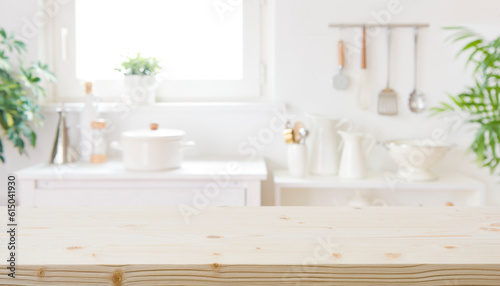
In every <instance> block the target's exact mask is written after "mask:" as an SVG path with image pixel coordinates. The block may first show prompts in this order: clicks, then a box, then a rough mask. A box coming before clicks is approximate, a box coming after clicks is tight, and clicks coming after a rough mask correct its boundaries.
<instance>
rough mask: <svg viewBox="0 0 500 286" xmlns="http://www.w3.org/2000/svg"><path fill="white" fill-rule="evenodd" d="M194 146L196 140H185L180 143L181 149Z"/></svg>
mask: <svg viewBox="0 0 500 286" xmlns="http://www.w3.org/2000/svg"><path fill="white" fill-rule="evenodd" d="M195 146H196V142H194V141H187V142H184V143H182V145H181V149H182V150H187V149H191V148H194V147H195Z"/></svg>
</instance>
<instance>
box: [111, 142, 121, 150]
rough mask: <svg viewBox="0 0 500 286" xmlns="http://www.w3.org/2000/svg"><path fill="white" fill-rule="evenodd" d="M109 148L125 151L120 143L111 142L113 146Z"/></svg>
mask: <svg viewBox="0 0 500 286" xmlns="http://www.w3.org/2000/svg"><path fill="white" fill-rule="evenodd" d="M109 146H111V148H113V149H116V150H118V151H123V148H122V144H120V142H118V141H113V142H111V144H109Z"/></svg>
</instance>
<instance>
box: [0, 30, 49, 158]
mask: <svg viewBox="0 0 500 286" xmlns="http://www.w3.org/2000/svg"><path fill="white" fill-rule="evenodd" d="M25 53H26V44H25V43H24V42H22V41H19V40H17V39H16V38H15V36H14V34H13V33H10V34H7V32H6V31H5V30H4V29H3V28H0V126H1V128H2V130H3V132H2V133H3V134H1V135H0V160H1V161H2V162H5V157H4V149H3V142H2V140H4V139H7V140H9V141H11V142H12V143H13V145H14V147H15V148H16V149H17V150H18V152H19V154H21V155H23V154H26V150H25V146H26V143H25V141H28V143H29V144H30V145H31V146H33V147H34V146H35V144H36V133H35V130H34V129H35V127H36V126H38V125H40V124H41V123H42V121H43V117H42V115H41V114H40V106H39V105H38V103H37V99H38V98H40V97H42V96H45V89H44V88H43V85H42V80H43V79H45V80H48V81H52V82H55V81H56V77H55V75H54V74H53V73H52V72H50V71H49V67H48V66H47V65H44V64H42V63H41V62H36V63H32V64H31V65H28V66H26V65H24V62H23V60H22V57H23V56H24V54H25Z"/></svg>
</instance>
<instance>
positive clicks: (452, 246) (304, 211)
mask: <svg viewBox="0 0 500 286" xmlns="http://www.w3.org/2000/svg"><path fill="white" fill-rule="evenodd" d="M96 199H98V198H96ZM6 213H7V211H6V209H5V207H2V208H1V210H0V214H1V215H0V218H1V219H2V221H4V222H5V223H4V226H5V225H6V223H7V216H6ZM17 221H18V237H17V247H18V252H17V260H18V265H17V268H16V278H15V279H12V278H10V277H8V276H7V273H8V270H7V268H6V262H5V261H6V259H5V258H6V257H7V255H8V253H7V242H6V241H7V236H6V232H5V230H4V231H2V233H1V234H0V238H1V241H2V242H3V244H4V245H2V246H0V254H1V259H2V260H1V261H2V265H1V268H0V285H54V286H58V285H75V286H78V285H113V286H115V285H476V286H478V285H500V209H499V208H489V207H481V208H454V207H441V208H423V207H385V208H384V207H370V208H363V209H353V208H322V207H255V208H252V207H246V208H223V207H221V208H207V209H204V210H202V211H201V213H199V214H197V215H195V216H193V217H191V219H190V223H187V222H186V221H185V220H184V218H183V214H182V212H181V211H180V210H179V208H160V207H157V208H147V207H141V208H97V207H94V208H88V207H87V208H27V207H19V208H18V215H17Z"/></svg>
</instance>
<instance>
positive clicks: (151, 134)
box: [122, 123, 186, 140]
mask: <svg viewBox="0 0 500 286" xmlns="http://www.w3.org/2000/svg"><path fill="white" fill-rule="evenodd" d="M184 135H186V132H184V131H183V130H178V129H158V124H156V123H151V124H150V128H149V129H141V130H130V131H125V132H123V133H122V137H125V138H130V139H164V140H178V139H182V138H184Z"/></svg>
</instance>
